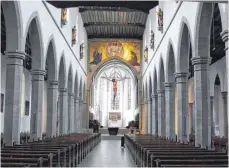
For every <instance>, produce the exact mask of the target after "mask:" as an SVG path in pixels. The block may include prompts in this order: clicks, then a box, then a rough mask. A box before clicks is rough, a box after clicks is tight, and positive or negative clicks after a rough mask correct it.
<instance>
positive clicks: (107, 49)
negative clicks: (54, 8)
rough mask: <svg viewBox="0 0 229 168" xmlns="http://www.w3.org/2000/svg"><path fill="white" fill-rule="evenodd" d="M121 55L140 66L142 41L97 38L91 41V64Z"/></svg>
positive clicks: (132, 63)
mask: <svg viewBox="0 0 229 168" xmlns="http://www.w3.org/2000/svg"><path fill="white" fill-rule="evenodd" d="M111 57H120V58H122V59H124V60H126V61H127V62H128V63H129V64H131V65H132V66H140V41H135V40H132V41H130V40H106V41H104V40H96V41H91V42H90V59H89V63H90V65H97V64H99V63H100V62H101V61H103V60H105V59H107V58H111Z"/></svg>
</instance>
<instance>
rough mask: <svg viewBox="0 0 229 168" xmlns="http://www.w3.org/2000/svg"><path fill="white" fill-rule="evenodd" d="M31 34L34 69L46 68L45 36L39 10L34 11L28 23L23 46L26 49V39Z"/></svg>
mask: <svg viewBox="0 0 229 168" xmlns="http://www.w3.org/2000/svg"><path fill="white" fill-rule="evenodd" d="M28 34H29V35H30V42H31V50H32V69H42V70H44V69H45V61H44V60H45V59H44V49H43V36H42V31H41V24H40V18H39V15H38V12H37V11H36V12H33V13H32V14H31V16H30V18H29V20H28V22H27V24H26V29H25V35H24V38H23V47H24V50H25V46H26V40H27V36H28Z"/></svg>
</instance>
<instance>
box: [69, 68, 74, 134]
mask: <svg viewBox="0 0 229 168" xmlns="http://www.w3.org/2000/svg"><path fill="white" fill-rule="evenodd" d="M73 90H74V89H73V71H72V64H70V66H69V70H68V114H67V117H68V133H73V132H74V91H73Z"/></svg>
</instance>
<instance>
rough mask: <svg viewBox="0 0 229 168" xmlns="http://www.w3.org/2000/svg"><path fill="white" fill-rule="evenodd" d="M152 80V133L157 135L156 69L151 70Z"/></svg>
mask: <svg viewBox="0 0 229 168" xmlns="http://www.w3.org/2000/svg"><path fill="white" fill-rule="evenodd" d="M152 79H153V81H152V134H153V135H158V96H157V85H158V84H157V81H158V78H157V70H156V68H154V70H153V78H152Z"/></svg>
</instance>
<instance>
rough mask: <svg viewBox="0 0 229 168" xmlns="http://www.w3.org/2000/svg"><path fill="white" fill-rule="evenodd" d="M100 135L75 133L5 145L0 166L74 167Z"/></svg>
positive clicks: (98, 140) (92, 146) (97, 141)
mask: <svg viewBox="0 0 229 168" xmlns="http://www.w3.org/2000/svg"><path fill="white" fill-rule="evenodd" d="M100 136H101V135H100V134H78V133H76V134H71V135H65V136H59V137H54V138H51V137H47V138H45V139H43V140H38V141H33V142H29V143H25V144H20V145H14V146H5V147H3V148H2V150H1V158H2V159H1V166H2V167H3V166H11V167H12V166H14V167H15V166H16V165H18V166H20V167H23V166H31V167H32V166H35V167H38V166H42V167H47V166H48V167H55V166H57V167H60V166H64V167H66V166H73V167H75V166H76V164H78V163H79V162H80V161H81V160H80V161H79V160H78V159H82V158H83V157H82V156H85V155H86V154H87V153H88V152H89V151H91V150H92V149H93V148H94V147H95V145H97V144H98V143H99V142H100V140H101V138H100ZM80 155H81V156H80ZM38 161H39V162H38Z"/></svg>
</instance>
